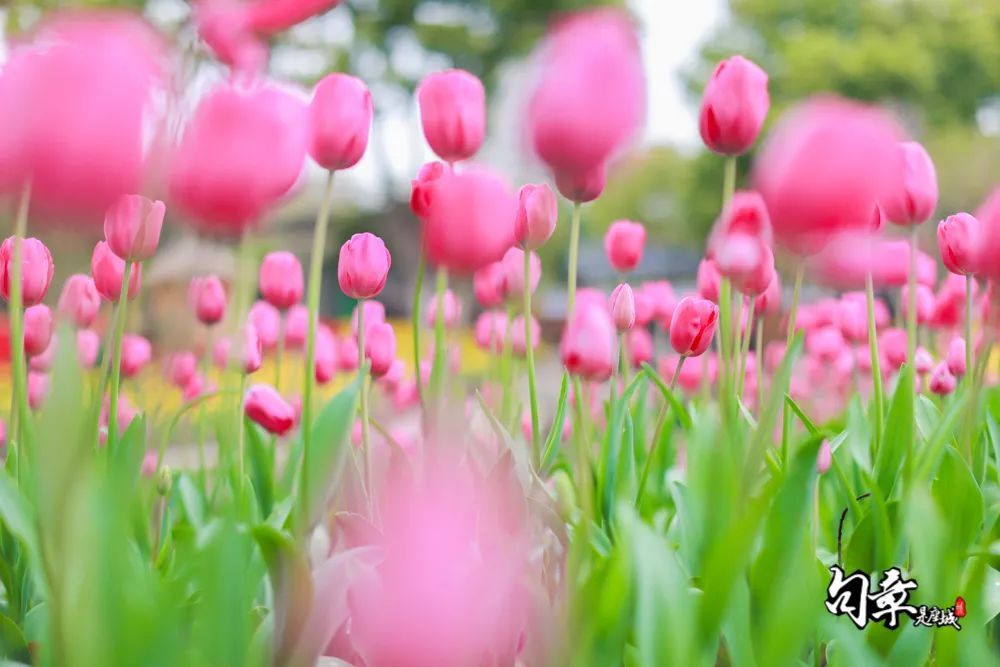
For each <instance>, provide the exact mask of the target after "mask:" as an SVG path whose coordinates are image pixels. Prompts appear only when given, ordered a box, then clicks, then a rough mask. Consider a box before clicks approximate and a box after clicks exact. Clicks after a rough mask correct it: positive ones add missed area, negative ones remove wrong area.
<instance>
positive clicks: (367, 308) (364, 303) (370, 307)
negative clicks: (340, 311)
mask: <svg viewBox="0 0 1000 667" xmlns="http://www.w3.org/2000/svg"><path fill="white" fill-rule="evenodd" d="M359 311H364V316H365V320H364V321H365V332H366V333H367V331H368V327H370V326H371V325H373V324H378V323H379V322H385V305H384V304H383V303H382V302H381V301H376V300H374V299H362V300H361V301H358V303H357V305H356V306H354V312H353V313H351V333H352V334H354V335H355V336H357V335H358V314H359Z"/></svg>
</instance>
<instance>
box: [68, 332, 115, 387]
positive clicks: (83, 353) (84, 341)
mask: <svg viewBox="0 0 1000 667" xmlns="http://www.w3.org/2000/svg"><path fill="white" fill-rule="evenodd" d="M122 347H123V348H124V341H123V342H122ZM100 349H101V337H100V336H98V335H97V332H96V331H94V330H93V329H78V330H77V332H76V360H77V362H78V363H79V364H80V366H82V367H83V368H93V367H94V366H95V365H96V364H97V353H98V352H99V351H100ZM124 360H125V355H124V349H123V354H122V366H124V365H125V364H124ZM122 374H123V375H125V373H124V372H123V373H122ZM125 377H128V375H125Z"/></svg>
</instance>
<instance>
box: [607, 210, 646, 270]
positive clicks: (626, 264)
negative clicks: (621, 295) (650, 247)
mask: <svg viewBox="0 0 1000 667" xmlns="http://www.w3.org/2000/svg"><path fill="white" fill-rule="evenodd" d="M645 245H646V228H645V227H644V226H643V224H642V223H641V222H632V221H631V220H618V221H617V222H613V223H611V226H610V227H608V231H607V233H605V235H604V253H605V254H606V255H607V257H608V263H609V264H611V267H612V268H613V269H614V270H615V271H618V272H619V273H628V272H630V271H634V270H635V267H637V266H639V262H640V261H642V251H643V249H644V247H645Z"/></svg>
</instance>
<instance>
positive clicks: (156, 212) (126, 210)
mask: <svg viewBox="0 0 1000 667" xmlns="http://www.w3.org/2000/svg"><path fill="white" fill-rule="evenodd" d="M166 213H167V207H166V206H165V205H164V203H163V202H161V201H152V200H150V199H146V198H145V197H143V196H142V195H122V196H121V197H119V198H118V199H117V200H115V203H114V204H112V205H111V207H110V208H108V211H107V213H105V214H104V239H105V240H106V241H107V242H108V247H109V248H111V252H113V253H115V254H116V255H118V257H120V258H122V259H124V260H126V261H130V262H144V261H146V260H147V259H149V258H151V257H152V256H153V255H154V254H155V253H156V246H157V245H159V243H160V229H161V228H162V227H163V217H164V216H165V215H166Z"/></svg>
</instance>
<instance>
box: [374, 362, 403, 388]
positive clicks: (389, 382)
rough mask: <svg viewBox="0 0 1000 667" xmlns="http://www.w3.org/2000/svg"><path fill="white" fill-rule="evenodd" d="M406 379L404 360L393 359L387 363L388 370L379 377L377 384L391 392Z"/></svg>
mask: <svg viewBox="0 0 1000 667" xmlns="http://www.w3.org/2000/svg"><path fill="white" fill-rule="evenodd" d="M405 379H406V362H404V361H403V360H402V359H393V361H392V363H391V364H390V365H389V370H387V371H386V372H385V375H383V376H382V377H380V378H379V384H381V385H382V387H384V388H385V389H386V391H388V392H390V393H391V392H393V391H395V390H396V387H398V386H399V383H400V382H402V381H403V380H405Z"/></svg>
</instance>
